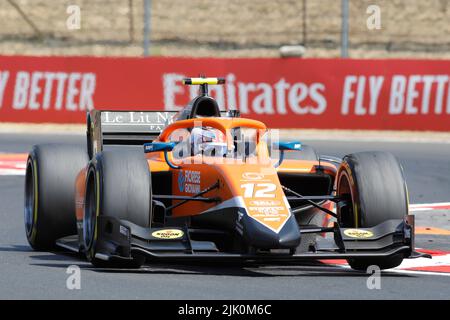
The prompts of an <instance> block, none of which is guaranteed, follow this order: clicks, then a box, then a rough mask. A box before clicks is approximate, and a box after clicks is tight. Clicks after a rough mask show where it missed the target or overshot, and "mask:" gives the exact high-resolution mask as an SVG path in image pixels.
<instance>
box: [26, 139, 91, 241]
mask: <svg viewBox="0 0 450 320" xmlns="http://www.w3.org/2000/svg"><path fill="white" fill-rule="evenodd" d="M87 162H88V156H87V154H86V151H85V150H84V149H83V148H81V147H78V146H69V145H58V144H42V145H36V146H34V147H33V149H32V150H31V152H30V154H29V156H28V160H27V169H26V175H25V212H24V220H25V232H26V236H27V240H28V243H29V244H30V245H31V247H33V249H35V250H49V249H53V248H54V247H55V241H56V240H57V239H59V238H62V237H65V236H69V235H74V234H76V233H77V229H76V218H75V178H76V176H77V175H78V173H79V171H80V170H81V169H82V168H83V167H84V166H85V165H86V164H87Z"/></svg>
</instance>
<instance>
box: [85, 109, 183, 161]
mask: <svg viewBox="0 0 450 320" xmlns="http://www.w3.org/2000/svg"><path fill="white" fill-rule="evenodd" d="M176 113H177V112H176V111H115V110H114V111H106V110H92V111H90V112H89V113H88V114H87V144H88V151H89V156H90V157H92V155H93V154H95V153H97V152H99V151H101V150H103V146H104V145H142V144H144V143H145V142H151V141H153V140H155V139H156V138H157V137H158V136H159V134H160V133H161V131H162V130H163V129H164V128H165V127H166V126H167V125H169V124H171V123H172V122H173V117H174V116H175V114H176Z"/></svg>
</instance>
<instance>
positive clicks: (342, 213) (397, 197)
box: [336, 152, 408, 271]
mask: <svg viewBox="0 0 450 320" xmlns="http://www.w3.org/2000/svg"><path fill="white" fill-rule="evenodd" d="M336 188H337V195H338V196H342V197H346V198H347V199H351V202H350V203H349V205H347V206H339V205H338V206H337V215H338V220H339V223H340V225H341V226H342V227H346V228H370V227H374V226H376V225H378V224H380V223H382V222H384V221H386V220H390V219H403V218H404V217H405V216H406V215H407V214H408V191H407V187H406V183H405V179H404V177H403V170H402V167H401V166H400V164H399V163H398V161H397V159H396V158H395V157H394V156H393V155H392V154H390V153H387V152H360V153H354V154H350V155H347V156H345V157H344V159H343V162H342V164H341V166H340V167H339V170H338V173H337V180H336ZM402 260H403V254H398V255H394V256H392V257H389V258H371V259H361V258H360V259H349V260H348V263H349V264H350V266H351V267H352V268H353V269H356V270H364V271H365V270H367V268H368V267H369V266H371V265H377V266H378V267H379V268H380V269H389V268H394V267H396V266H398V265H400V263H401V262H402Z"/></svg>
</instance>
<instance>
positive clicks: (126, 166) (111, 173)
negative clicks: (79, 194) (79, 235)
mask: <svg viewBox="0 0 450 320" xmlns="http://www.w3.org/2000/svg"><path fill="white" fill-rule="evenodd" d="M151 201H152V188H151V178H150V170H149V167H148V162H147V160H146V159H145V157H144V154H143V153H142V151H141V150H139V151H137V150H136V151H135V150H107V151H103V152H100V153H98V154H97V155H96V157H95V159H94V160H93V161H91V164H90V166H89V169H88V174H87V179H86V197H85V212H84V218H83V242H84V250H85V253H86V257H87V259H88V260H89V261H90V262H91V263H92V264H93V265H94V266H96V267H118V268H139V267H140V266H141V265H142V264H143V263H144V262H145V258H144V257H142V256H133V257H132V258H133V259H132V260H130V261H121V262H112V261H105V260H102V259H99V258H97V256H96V255H97V253H100V254H101V253H102V252H101V249H100V248H99V245H98V243H99V241H98V240H99V239H98V229H97V228H98V225H97V218H98V217H99V216H100V215H104V216H109V217H114V218H117V219H119V220H127V221H130V222H132V223H134V224H136V225H139V226H141V227H147V228H148V227H150V225H151V219H152V216H151V213H152V206H151V203H152V202H151Z"/></svg>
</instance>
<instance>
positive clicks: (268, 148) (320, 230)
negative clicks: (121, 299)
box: [25, 77, 420, 270]
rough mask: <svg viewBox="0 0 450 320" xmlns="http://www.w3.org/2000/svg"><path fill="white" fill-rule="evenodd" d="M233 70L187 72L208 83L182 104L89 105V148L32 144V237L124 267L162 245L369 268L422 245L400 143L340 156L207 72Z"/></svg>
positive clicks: (164, 251) (181, 256) (390, 263)
mask: <svg viewBox="0 0 450 320" xmlns="http://www.w3.org/2000/svg"><path fill="white" fill-rule="evenodd" d="M224 82H225V80H224V79H222V78H203V77H200V78H189V79H185V80H184V84H186V85H199V86H200V87H199V95H198V96H197V97H196V98H195V99H193V100H192V101H191V102H190V103H189V104H188V105H187V106H186V107H185V108H184V109H182V110H181V111H180V112H178V113H175V112H155V111H99V110H92V111H90V112H89V113H88V115H87V148H78V147H74V146H69V145H52V144H44V145H36V146H34V147H33V149H32V150H31V152H30V154H29V157H28V162H27V171H26V188H25V189H26V190H25V229H26V235H27V238H28V241H29V243H30V245H31V246H32V247H33V248H35V249H38V250H51V249H52V248H53V247H54V246H55V245H58V246H60V247H63V248H66V249H68V250H73V251H76V252H80V253H84V254H85V255H86V257H87V259H88V260H89V261H91V262H92V263H93V264H94V265H95V266H102V267H127V268H130V267H140V266H141V265H142V264H143V263H145V262H146V261H154V260H163V259H166V260H188V259H192V260H198V259H200V260H207V261H223V260H226V261H229V260H236V261H254V262H256V263H264V264H265V263H274V262H276V263H279V262H284V261H289V262H298V263H301V262H304V261H305V260H310V259H320V260H326V259H347V260H348V262H349V264H350V266H351V267H352V268H354V269H358V270H365V269H366V268H367V267H368V266H370V265H378V266H379V267H380V268H382V269H385V268H393V267H396V266H397V265H399V264H400V263H401V262H402V260H403V259H404V258H413V257H418V256H420V254H418V253H416V252H415V251H414V217H413V216H411V215H408V192H407V187H406V183H405V181H404V178H403V172H402V168H401V166H400V165H399V163H398V162H397V160H396V159H395V157H394V156H393V155H391V154H389V153H385V152H362V153H354V154H350V155H347V156H345V157H344V158H343V159H338V158H334V157H330V156H318V155H317V154H316V152H315V151H314V149H313V148H312V147H310V146H306V145H303V144H301V143H300V142H298V141H290V142H280V141H279V140H278V139H277V136H276V134H274V132H275V131H270V130H268V129H267V128H266V125H265V124H264V123H262V122H259V121H256V120H252V119H245V118H241V117H239V113H238V112H237V111H235V110H231V111H228V112H222V111H220V108H219V106H218V104H217V102H216V101H215V100H214V99H213V98H212V97H211V96H209V95H208V85H218V84H223V83H224ZM275 133H276V132H275ZM136 146H139V147H136ZM330 218H332V220H333V221H334V222H330V221H331V220H330Z"/></svg>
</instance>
